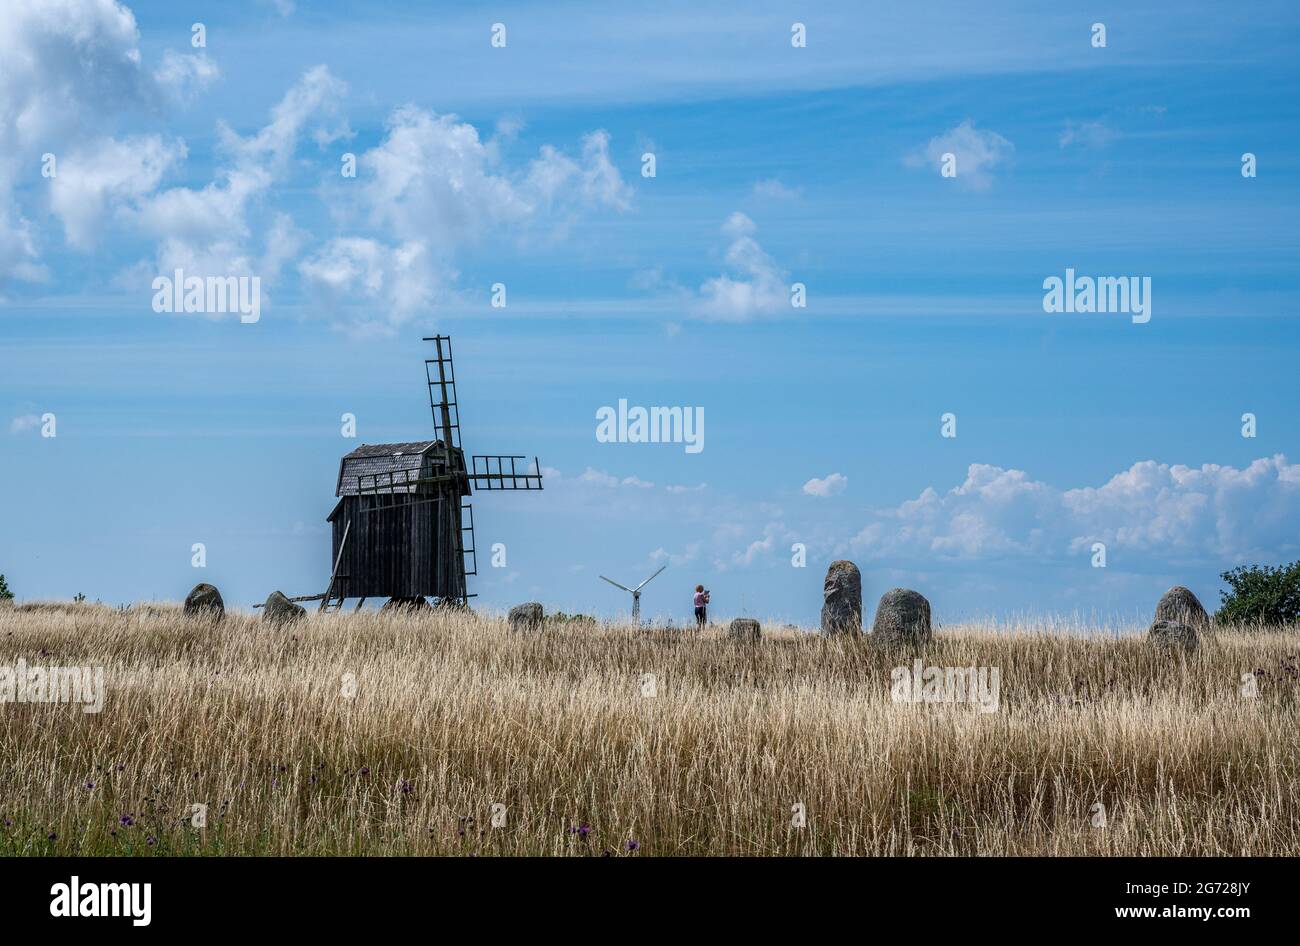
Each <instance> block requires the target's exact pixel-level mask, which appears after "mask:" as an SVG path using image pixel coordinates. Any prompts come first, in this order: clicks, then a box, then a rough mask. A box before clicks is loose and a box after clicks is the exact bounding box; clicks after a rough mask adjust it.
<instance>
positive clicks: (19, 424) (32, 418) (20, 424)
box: [9, 414, 41, 434]
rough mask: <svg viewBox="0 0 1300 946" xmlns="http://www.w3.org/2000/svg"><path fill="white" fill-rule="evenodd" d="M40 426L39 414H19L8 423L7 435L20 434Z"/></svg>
mask: <svg viewBox="0 0 1300 946" xmlns="http://www.w3.org/2000/svg"><path fill="white" fill-rule="evenodd" d="M40 425H41V415H40V414H20V415H18V416H17V417H15V418H14V419H13V420H11V421H10V422H9V433H11V434H21V433H26V432H27V431H29V430H35V429H36V428H37V427H39V426H40Z"/></svg>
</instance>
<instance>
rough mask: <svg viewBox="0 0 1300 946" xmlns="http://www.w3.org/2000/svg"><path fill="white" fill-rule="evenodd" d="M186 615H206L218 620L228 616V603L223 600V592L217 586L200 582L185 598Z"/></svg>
mask: <svg viewBox="0 0 1300 946" xmlns="http://www.w3.org/2000/svg"><path fill="white" fill-rule="evenodd" d="M185 613H186V614H188V615H192V616H198V615H206V616H208V617H215V618H216V619H217V620H221V618H223V617H225V615H226V602H224V601H223V600H221V592H220V591H218V590H217V586H216V585H209V584H208V583H207V582H200V583H199V584H197V585H195V586H194V590H192V591H191V592H190V593H189V594H188V595H186V596H185Z"/></svg>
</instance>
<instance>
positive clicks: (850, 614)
mask: <svg viewBox="0 0 1300 946" xmlns="http://www.w3.org/2000/svg"><path fill="white" fill-rule="evenodd" d="M822 601H823V604H822V633H823V634H861V633H862V573H861V572H860V571H858V566H856V565H854V564H853V563H852V562H846V561H844V560H840V561H838V562H831V567H830V568H828V569H827V570H826V584H825V585H824V586H823V588H822Z"/></svg>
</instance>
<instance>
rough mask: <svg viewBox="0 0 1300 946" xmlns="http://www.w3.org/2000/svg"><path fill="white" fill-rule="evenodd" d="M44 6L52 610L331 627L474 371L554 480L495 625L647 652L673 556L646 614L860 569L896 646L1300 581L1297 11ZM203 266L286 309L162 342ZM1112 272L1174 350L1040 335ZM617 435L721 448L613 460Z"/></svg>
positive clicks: (508, 573)
mask: <svg viewBox="0 0 1300 946" xmlns="http://www.w3.org/2000/svg"><path fill="white" fill-rule="evenodd" d="M9 6H10V7H12V15H10V14H7V15H6V23H5V24H4V25H3V26H0V408H2V409H3V410H4V411H7V414H5V415H4V416H3V417H0V423H2V424H3V427H0V451H2V452H0V488H2V489H3V491H4V495H5V496H6V498H7V499H6V503H5V510H6V511H5V514H4V516H3V521H2V524H0V572H3V573H4V574H6V575H7V576H8V578H9V583H10V585H11V587H13V588H14V590H15V592H16V593H17V594H18V595H19V596H20V597H22V598H28V599H37V598H52V597H70V596H71V595H73V594H74V593H76V592H82V593H85V594H86V595H88V596H89V597H91V598H101V599H103V600H105V601H110V602H114V603H116V602H123V601H131V600H137V599H155V598H156V599H178V598H180V597H182V596H183V595H184V594H185V592H186V591H187V590H188V589H189V587H190V586H191V585H193V584H194V583H195V582H196V581H199V580H208V581H212V582H214V583H216V584H217V585H218V586H219V587H221V589H222V590H223V592H224V593H225V594H226V596H227V600H228V601H229V602H232V603H235V604H239V605H245V606H246V605H249V604H251V603H252V602H254V601H260V600H262V599H263V598H264V597H265V596H266V594H267V593H268V592H270V591H271V590H273V589H275V588H280V589H282V590H284V591H286V592H287V593H289V594H305V593H310V592H315V591H319V590H320V589H321V588H322V587H323V585H324V583H325V580H326V579H327V577H328V571H329V565H330V563H329V561H328V557H329V552H328V537H327V534H326V531H325V523H324V517H325V515H326V514H327V513H328V512H329V510H330V508H331V506H332V505H333V487H334V480H335V476H336V474H337V464H338V458H339V457H340V456H341V455H342V454H343V453H346V452H348V451H349V450H350V449H352V448H353V447H354V446H356V445H357V443H360V442H368V443H378V442H390V441H400V440H409V439H418V438H420V437H424V436H428V435H429V434H430V433H431V427H430V421H429V416H428V404H427V400H426V398H425V394H424V391H423V374H422V373H423V367H422V365H421V361H422V359H423V358H424V357H425V354H426V352H425V350H424V347H423V345H422V343H421V341H420V339H421V337H422V336H424V335H429V334H432V333H433V332H434V331H439V332H443V333H449V334H451V335H452V336H453V338H454V340H455V346H456V361H457V371H458V376H459V381H460V397H461V402H462V414H463V422H464V437H465V444H466V447H467V448H468V449H469V450H470V451H471V452H478V453H498V452H505V453H508V452H517V453H524V454H527V455H529V456H532V455H537V456H539V457H540V458H541V462H542V466H543V467H544V468H546V470H547V486H546V490H545V491H544V492H542V493H541V494H536V493H534V494H523V495H487V496H483V497H481V498H480V499H479V500H478V501H476V502H475V518H476V521H477V524H478V545H479V549H480V552H481V554H480V569H479V571H480V574H479V576H478V578H477V579H476V580H472V581H473V590H475V591H477V592H478V594H479V595H480V598H479V600H480V602H481V603H483V604H485V605H488V606H492V607H507V606H509V605H510V604H513V603H516V602H518V601H522V600H529V599H537V600H541V601H543V602H544V603H546V604H547V606H548V607H553V608H563V609H565V610H568V611H574V610H580V611H585V612H588V613H593V612H594V613H598V614H603V615H614V614H616V613H618V612H619V611H620V610H621V609H626V607H627V604H628V603H627V601H626V600H623V599H624V598H625V597H626V596H622V597H620V593H619V592H617V591H616V590H615V589H612V588H610V587H609V586H607V585H605V584H604V583H603V582H600V581H599V579H598V578H597V575H598V574H600V573H604V574H609V575H611V577H614V578H616V579H618V580H620V581H623V582H624V583H629V582H630V581H632V580H639V578H640V577H644V575H647V574H649V573H650V572H651V571H653V570H654V569H655V568H657V567H658V566H659V565H660V564H663V563H667V564H669V568H668V570H667V571H666V572H665V574H664V575H663V576H661V577H660V578H658V579H656V581H655V583H654V584H653V585H651V586H650V588H649V589H648V590H647V592H646V597H645V600H644V611H645V613H646V614H660V615H663V616H666V617H674V618H676V619H678V620H681V619H684V618H685V617H686V616H687V615H688V613H689V603H690V602H689V590H690V589H691V588H693V586H694V585H695V584H696V583H697V582H704V583H705V584H707V585H708V586H709V587H710V588H711V589H712V590H713V591H714V605H715V611H716V613H717V614H718V615H719V616H730V615H734V614H740V613H742V612H746V613H750V614H755V615H759V616H763V617H771V618H774V619H781V620H790V621H794V622H798V623H804V624H811V623H813V622H815V620H816V615H817V610H818V608H819V606H820V592H821V582H822V578H823V576H824V574H825V568H826V565H827V564H828V563H829V562H830V561H832V560H833V559H836V558H842V557H847V558H850V559H852V560H854V561H856V562H857V563H858V564H859V566H860V567H861V568H862V570H863V574H864V596H865V598H866V599H867V611H868V615H869V614H870V612H871V610H872V607H873V605H874V602H875V600H876V599H877V598H878V597H879V595H880V594H881V593H883V592H884V591H885V590H887V589H888V588H890V587H893V586H896V585H904V586H908V587H915V588H917V589H918V590H920V591H922V592H923V593H925V594H926V595H927V596H928V597H930V599H931V601H932V602H933V603H934V606H935V611H936V614H937V617H938V618H939V620H941V621H943V620H949V621H956V620H963V619H968V618H973V617H981V616H1005V615H1015V614H1038V615H1048V614H1067V615H1073V614H1078V615H1082V616H1085V617H1093V616H1095V617H1096V618H1097V619H1099V620H1111V619H1120V620H1138V619H1141V618H1142V617H1144V616H1145V615H1146V614H1147V613H1148V612H1149V610H1150V609H1151V607H1153V605H1154V602H1155V599H1156V598H1157V597H1158V596H1159V594H1160V593H1161V592H1163V591H1164V590H1165V588H1167V587H1168V586H1169V585H1171V584H1174V583H1182V584H1187V585H1189V586H1190V587H1192V588H1193V589H1194V590H1195V591H1197V593H1198V594H1200V595H1201V597H1202V599H1203V600H1205V601H1206V603H1207V605H1209V604H1212V603H1214V602H1216V601H1217V590H1218V588H1219V585H1220V583H1219V581H1218V579H1217V575H1218V573H1219V572H1220V571H1222V570H1224V569H1226V568H1229V567H1232V566H1234V565H1237V564H1240V563H1243V562H1256V561H1259V562H1272V563H1279V562H1282V561H1289V560H1292V559H1295V558H1297V557H1300V554H1298V546H1300V528H1298V527H1300V466H1297V463H1298V462H1300V461H1297V459H1296V457H1297V452H1298V451H1297V449H1296V446H1295V445H1296V439H1297V434H1298V433H1300V421H1298V420H1297V418H1296V416H1295V414H1296V410H1295V408H1296V396H1295V394H1296V382H1295V363H1296V358H1297V354H1298V353H1300V335H1298V333H1297V331H1296V323H1295V315H1296V302H1297V287H1298V282H1297V276H1298V275H1300V273H1298V269H1297V266H1298V264H1297V259H1300V257H1298V256H1297V250H1298V249H1300V246H1298V243H1300V239H1298V234H1300V230H1298V229H1297V227H1296V224H1295V220H1296V210H1297V205H1298V203H1300V201H1298V199H1297V198H1298V196H1300V194H1298V193H1297V185H1296V180H1297V170H1300V151H1298V149H1297V145H1298V144H1300V142H1298V135H1297V128H1300V124H1298V123H1297V118H1298V117H1300V116H1298V115H1297V112H1300V104H1298V103H1297V97H1296V96H1295V94H1294V93H1295V89H1296V80H1297V72H1298V71H1300V67H1298V66H1297V65H1296V63H1297V62H1300V57H1298V56H1297V52H1298V51H1300V50H1298V48H1297V47H1298V46H1300V13H1298V12H1297V11H1296V10H1295V8H1294V6H1293V5H1291V4H1286V3H1253V4H1250V5H1248V6H1239V7H1225V6H1223V5H1221V4H1210V3H1201V4H1198V3H1191V4H1187V3H1180V4H1172V3H1136V4H1135V3H1123V4H1120V3H1113V4H1110V3H1098V4H1091V5H1088V7H1087V9H1086V10H1083V11H1080V10H1071V9H1063V8H1062V5H1057V4H1046V3H1044V4H1038V3H1008V4H993V5H979V8H978V9H975V8H974V6H975V5H970V4H964V3H955V2H954V3H930V4H926V5H924V6H923V7H917V8H915V9H913V8H911V7H910V6H909V8H908V9H905V10H904V9H897V10H880V11H873V12H872V13H871V15H867V14H865V13H863V12H862V8H861V5H860V4H836V3H819V4H816V5H806V6H805V5H800V4H743V5H739V4H738V5H734V6H730V7H727V6H721V5H719V6H713V5H710V6H709V7H708V8H707V9H702V8H701V5H698V4H684V3H683V4H677V3H667V4H657V5H655V6H654V8H653V10H651V9H650V8H646V9H644V10H638V11H620V10H618V9H616V8H612V7H611V5H603V4H547V5H545V6H544V7H541V6H538V5H527V4H509V3H506V4H496V5H493V6H492V7H491V8H490V9H488V8H479V7H477V6H468V7H466V6H465V5H459V4H457V5H452V4H447V5H442V4H428V3H387V4H374V5H368V6H367V7H365V8H364V9H359V8H358V7H357V6H356V5H354V4H336V3H311V2H302V0H299V2H295V3H287V2H280V3H271V2H265V3H259V2H255V3H248V4H240V3H228V4H220V5H212V6H207V5H197V6H194V7H191V8H189V9H186V8H185V5H178V4H170V3H168V4H163V3H133V4H130V5H129V6H127V5H123V4H116V3H112V2H108V0H58V2H53V3H36V2H34V0H18V2H16V3H13V4H10V5H9ZM196 22H201V23H202V24H203V25H204V27H205V28H206V46H205V47H203V48H195V47H194V46H193V45H192V42H191V35H192V34H191V26H192V24H194V23H196ZM498 22H499V23H504V24H505V26H506V45H505V47H504V48H494V47H493V46H492V45H491V43H490V37H491V30H492V25H493V24H494V23H498ZM796 22H801V23H803V24H805V26H806V30H807V46H806V47H805V48H795V47H793V46H792V45H791V42H790V37H791V25H792V24H793V23H796ZM1097 22H1100V23H1104V24H1105V26H1106V46H1105V47H1104V48H1097V47H1094V46H1093V45H1092V35H1093V34H1092V30H1091V27H1092V24H1093V23H1097ZM1247 152H1250V153H1252V154H1254V155H1255V156H1256V159H1257V167H1258V173H1257V176H1256V177H1253V178H1247V177H1243V175H1242V173H1241V167H1242V155H1243V154H1244V153H1247ZM646 153H653V154H654V155H655V159H656V176H655V177H653V178H646V177H643V176H642V172H641V169H642V155H644V154H646ZM944 153H951V154H954V155H955V156H956V162H957V175H956V177H953V178H945V177H943V176H942V175H941V173H940V161H941V156H942V155H943V154H944ZM46 154H52V155H54V156H55V158H56V162H57V173H56V174H55V176H54V177H47V176H43V175H42V164H43V156H44V155H46ZM345 154H353V155H355V156H356V158H357V174H356V177H354V178H349V177H344V176H343V175H342V174H341V173H340V169H341V162H342V160H343V156H344V155H345ZM176 266H181V267H183V268H184V269H185V270H186V272H187V273H190V274H197V275H201V276H208V275H235V276H244V275H257V276H258V277H259V278H260V281H261V286H262V300H263V304H262V311H261V318H260V320H259V321H257V322H256V323H252V324H244V323H242V322H241V321H240V319H239V317H238V315H223V314H195V313H191V314H165V313H163V314H160V313H157V312H155V311H153V308H152V306H151V301H152V298H153V291H152V289H151V281H152V280H153V279H154V277H156V276H158V275H160V274H170V273H171V272H172V271H173V269H174V268H175V267H176ZM1067 268H1073V269H1074V270H1076V271H1077V272H1078V273H1079V274H1087V275H1093V276H1139V277H1150V279H1151V284H1152V309H1151V314H1152V317H1151V320H1150V321H1149V322H1147V323H1145V324H1135V323H1134V322H1132V321H1131V319H1130V317H1129V316H1128V315H1127V314H1122V313H1120V314H1116V313H1068V314H1067V313H1047V312H1044V310H1043V305H1042V302H1043V295H1044V290H1043V288H1042V286H1043V281H1044V279H1046V278H1047V277H1050V276H1053V275H1056V276H1063V275H1064V273H1065V270H1066V269H1067ZM796 282H798V283H802V284H804V285H805V286H806V287H807V299H808V304H807V307H806V308H793V307H791V306H790V304H789V287H790V285H791V284H792V283H796ZM494 283H503V284H504V285H505V286H506V291H507V304H506V306H505V307H504V308H493V307H492V306H491V305H490V304H489V298H490V287H491V286H492V284H494ZM619 399H626V400H627V401H628V402H629V403H630V404H633V405H643V406H655V405H664V406H674V405H675V406H687V407H695V408H702V409H703V412H704V416H705V418H706V423H705V448H704V449H703V450H702V451H701V452H699V453H687V452H686V451H685V450H684V449H683V446H682V445H681V444H630V443H613V444H611V443H601V442H598V441H597V438H596V436H595V431H596V411H597V410H598V409H599V408H600V407H602V406H605V405H616V404H617V403H618V401H619ZM345 412H350V413H353V414H355V415H356V417H357V423H358V431H357V438H356V439H355V440H349V439H346V438H344V437H343V436H341V426H342V425H341V422H340V417H341V415H342V414H343V413H345ZM1247 412H1249V413H1252V414H1254V415H1255V417H1256V422H1257V431H1256V436H1254V437H1252V438H1247V437H1243V436H1242V415H1243V414H1244V413H1247ZM46 413H52V414H54V415H55V418H56V431H57V436H55V437H43V436H42V427H43V426H44V425H43V423H42V422H41V418H42V417H43V415H45V414H46ZM945 413H952V414H954V415H955V416H956V425H957V426H956V430H957V436H956V437H951V438H945V437H943V436H941V420H940V418H941V417H942V415H944V414H945ZM196 542H202V543H204V544H205V546H206V548H207V567H206V568H204V569H195V568H193V567H192V565H191V556H192V553H191V547H192V545H193V544H194V543H196ZM495 542H501V543H503V544H504V545H505V546H506V550H507V564H506V566H505V567H503V568H492V567H490V566H489V564H488V558H489V556H488V555H487V554H485V553H486V550H487V549H488V548H489V547H490V546H491V545H492V544H493V543H495ZM1095 542H1102V543H1104V544H1105V545H1106V567H1105V568H1096V567H1093V564H1092V560H1093V552H1092V546H1093V544H1094V543H1095ZM795 543H800V544H802V545H803V546H804V547H805V548H806V555H807V564H806V567H803V568H798V567H794V566H793V565H792V561H791V559H792V546H794V545H795Z"/></svg>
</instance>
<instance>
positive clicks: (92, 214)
mask: <svg viewBox="0 0 1300 946" xmlns="http://www.w3.org/2000/svg"><path fill="white" fill-rule="evenodd" d="M184 158H185V145H184V143H183V142H168V141H165V140H163V139H162V138H161V137H160V136H158V135H146V136H141V137H134V138H125V139H123V140H121V141H119V140H117V139H115V138H101V139H99V140H97V141H94V142H90V143H88V144H86V145H83V146H81V147H78V148H76V149H74V150H72V151H70V152H68V153H67V154H66V155H65V156H64V157H63V158H62V159H61V160H60V161H59V164H58V174H57V176H56V177H55V178H54V179H53V180H51V181H50V207H51V209H52V210H53V211H54V213H55V214H57V215H58V217H59V218H60V219H61V220H62V221H63V229H64V234H65V238H66V239H67V241H68V244H69V245H70V246H73V247H76V248H77V249H80V250H90V249H93V248H94V246H95V243H96V240H97V238H98V235H99V232H100V229H101V226H102V223H103V220H104V218H105V216H106V215H108V214H110V213H114V212H120V211H122V210H125V209H129V208H131V207H137V206H138V203H139V201H140V199H141V198H142V197H145V196H146V195H149V194H152V193H153V192H154V191H155V190H156V189H157V187H158V184H159V182H160V181H161V180H162V177H163V175H164V174H165V173H166V172H167V170H168V169H169V168H171V167H172V166H173V165H175V164H177V163H178V162H180V161H183V160H184Z"/></svg>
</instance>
